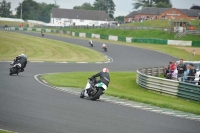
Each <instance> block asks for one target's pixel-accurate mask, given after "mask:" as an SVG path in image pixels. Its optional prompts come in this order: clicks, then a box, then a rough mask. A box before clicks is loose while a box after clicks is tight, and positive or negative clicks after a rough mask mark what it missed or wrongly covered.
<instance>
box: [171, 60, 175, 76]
mask: <svg viewBox="0 0 200 133" xmlns="http://www.w3.org/2000/svg"><path fill="white" fill-rule="evenodd" d="M175 68H176V63H175V61H174V60H173V61H172V64H171V65H170V73H171V74H172V73H173V72H174V70H175Z"/></svg>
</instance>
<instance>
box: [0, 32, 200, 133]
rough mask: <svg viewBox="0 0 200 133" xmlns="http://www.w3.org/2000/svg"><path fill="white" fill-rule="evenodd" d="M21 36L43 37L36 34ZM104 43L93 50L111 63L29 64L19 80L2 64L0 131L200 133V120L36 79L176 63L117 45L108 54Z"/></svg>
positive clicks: (75, 41)
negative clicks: (90, 95)
mask: <svg viewBox="0 0 200 133" xmlns="http://www.w3.org/2000/svg"><path fill="white" fill-rule="evenodd" d="M8 32H10V31H8ZM15 32H16V31H15ZM17 32H18V33H21V34H26V35H31V36H38V37H41V35H40V34H39V33H35V32H24V31H17ZM45 38H49V39H53V40H59V41H63V42H68V43H72V44H75V45H81V46H84V47H88V48H89V47H90V46H89V44H88V40H84V39H77V38H70V37H60V36H53V35H45ZM102 43H103V40H102ZM102 43H100V42H95V41H94V47H93V48H92V49H94V50H96V51H98V52H101V53H103V54H106V55H107V56H108V57H109V60H111V62H107V63H49V62H47V63H45V62H29V63H28V64H27V67H26V69H25V72H23V73H20V74H19V75H18V76H9V62H0V128H1V129H6V130H10V131H14V132H20V133H94V132H95V133H133V132H135V133H188V132H191V133H199V131H200V126H199V125H200V122H199V121H195V120H189V119H184V118H179V117H174V116H170V115H164V114H160V113H156V112H151V111H147V110H141V109H138V108H131V107H128V106H122V105H119V104H113V103H111V102H107V101H106V100H101V99H100V100H99V101H90V100H87V99H80V98H79V96H77V95H74V94H72V93H68V92H64V91H59V90H58V89H54V88H51V87H49V86H45V85H44V84H41V83H40V82H38V81H37V80H35V78H34V77H35V76H36V75H39V74H44V73H58V72H74V71H96V72H98V71H100V70H101V69H102V68H104V67H108V68H109V70H110V71H136V70H137V69H139V68H144V67H155V66H164V65H166V63H168V62H169V61H170V60H175V59H176V58H174V57H172V56H169V55H166V54H163V53H160V52H156V51H151V50H147V49H141V48H135V47H130V46H123V45H115V44H112V43H106V44H107V46H108V52H106V53H105V52H103V50H102V49H101V45H102ZM13 58H14V57H13ZM77 78H79V77H77ZM111 80H112V78H111ZM122 80H123V78H122ZM83 87H84V86H83ZM108 89H109V88H108Z"/></svg>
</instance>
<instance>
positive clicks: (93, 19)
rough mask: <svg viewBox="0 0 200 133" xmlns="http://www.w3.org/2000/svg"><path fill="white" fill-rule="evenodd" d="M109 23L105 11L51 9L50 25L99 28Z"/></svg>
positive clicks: (109, 19)
mask: <svg viewBox="0 0 200 133" xmlns="http://www.w3.org/2000/svg"><path fill="white" fill-rule="evenodd" d="M110 21H113V19H111V18H110V17H109V16H108V14H107V13H106V12H105V11H95V10H80V9H61V8H53V9H52V11H51V22H50V23H51V24H53V25H57V26H70V25H84V26H87V25H88V26H99V25H101V24H105V23H107V24H108V23H109V22H110Z"/></svg>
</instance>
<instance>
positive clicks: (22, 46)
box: [0, 31, 106, 62]
mask: <svg viewBox="0 0 200 133" xmlns="http://www.w3.org/2000/svg"><path fill="white" fill-rule="evenodd" d="M0 40H1V43H0V60H13V58H14V57H16V56H17V55H19V54H21V53H25V54H27V55H28V57H29V60H31V61H57V62H59V61H60V62H62V61H66V62H100V61H106V58H105V57H104V56H103V54H101V53H99V52H96V51H94V50H92V49H89V48H86V47H82V46H78V45H73V44H69V43H65V42H61V41H56V40H51V39H46V38H42V37H33V36H28V35H23V34H19V33H13V32H6V31H0Z"/></svg>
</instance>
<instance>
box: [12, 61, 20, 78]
mask: <svg viewBox="0 0 200 133" xmlns="http://www.w3.org/2000/svg"><path fill="white" fill-rule="evenodd" d="M20 69H21V64H20V63H16V64H15V63H14V61H13V62H12V63H10V73H9V75H10V76H11V75H13V74H17V75H18V74H19V72H20Z"/></svg>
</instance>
